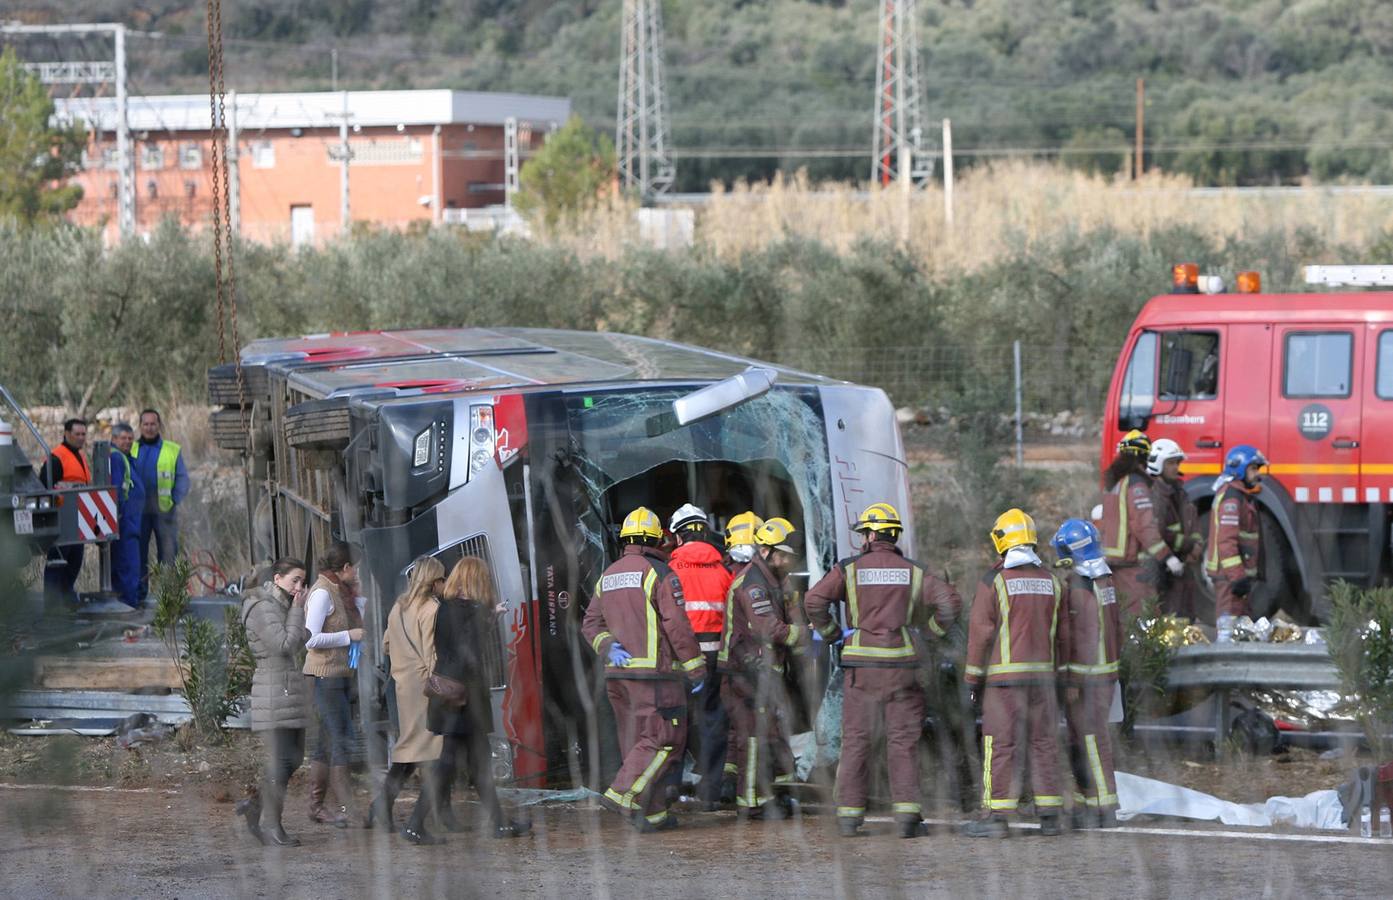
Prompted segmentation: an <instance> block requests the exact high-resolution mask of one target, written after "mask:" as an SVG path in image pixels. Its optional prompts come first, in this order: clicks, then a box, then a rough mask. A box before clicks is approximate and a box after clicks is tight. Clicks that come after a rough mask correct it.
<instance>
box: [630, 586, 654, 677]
mask: <svg viewBox="0 0 1393 900" xmlns="http://www.w3.org/2000/svg"><path fill="white" fill-rule="evenodd" d="M657 583H658V570H657V569H654V568H649V570H648V574H647V575H645V576H643V612H644V624H645V626H646V628H647V631H648V646H647V647H646V648H645V653H644V655H643V656H642V657H639V656H635V657H633V658H632V659H630V660H629V665H628V666H627V667H626V668H650V669H652V668H657V666H658V610H657V609H655V608H654V606H653V587H654V586H655V585H656V584H657Z"/></svg>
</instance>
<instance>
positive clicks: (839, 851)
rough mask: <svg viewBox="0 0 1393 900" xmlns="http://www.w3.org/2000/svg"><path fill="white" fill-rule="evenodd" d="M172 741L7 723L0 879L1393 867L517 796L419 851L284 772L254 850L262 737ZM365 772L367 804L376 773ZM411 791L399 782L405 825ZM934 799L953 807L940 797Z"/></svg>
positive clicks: (977, 876)
mask: <svg viewBox="0 0 1393 900" xmlns="http://www.w3.org/2000/svg"><path fill="white" fill-rule="evenodd" d="M181 743H182V744H185V745H187V744H188V739H187V737H186V736H185V737H183V738H175V739H170V740H167V741H165V742H162V743H160V744H156V745H148V746H145V747H138V748H135V749H133V750H126V749H123V748H121V747H119V746H118V745H117V744H116V743H115V741H113V740H110V739H104V738H82V737H76V736H73V737H49V738H34V737H27V738H22V737H14V736H5V737H4V738H0V847H4V848H5V851H6V852H5V856H6V861H5V865H4V867H3V869H0V894H3V895H4V896H8V897H67V896H71V897H79V896H81V897H89V896H130V897H222V896H289V897H298V896H307V897H308V896H313V897H320V898H322V897H356V896H389V895H391V896H423V897H435V896H440V897H483V896H497V895H504V896H509V897H513V896H521V897H568V898H569V897H616V898H621V897H633V896H641V897H644V898H650V897H651V898H659V897H712V896H722V895H738V896H755V897H785V896H787V897H793V896H800V897H801V896H838V897H880V896H891V897H923V896H940V895H943V896H948V895H955V896H956V895H964V894H965V895H969V896H996V895H1004V894H1008V893H1009V894H1030V895H1035V896H1041V897H1065V896H1069V897H1078V896H1081V895H1088V894H1099V893H1103V892H1107V893H1111V894H1117V893H1129V894H1133V895H1140V896H1205V897H1253V896H1269V897H1306V896H1350V895H1352V894H1355V893H1361V894H1370V893H1372V894H1374V895H1382V894H1383V893H1384V892H1383V891H1381V890H1379V888H1378V885H1380V884H1385V885H1386V884H1387V883H1389V880H1390V879H1393V853H1390V852H1389V851H1390V850H1393V839H1390V840H1386V841H1383V842H1382V845H1381V846H1380V845H1379V843H1380V842H1378V841H1368V840H1357V839H1350V838H1347V837H1345V836H1343V835H1340V834H1334V835H1332V834H1330V833H1326V832H1321V833H1304V832H1303V833H1294V832H1287V833H1282V832H1281V830H1277V831H1269V830H1266V829H1238V828H1224V827H1222V826H1217V825H1208V824H1195V823H1186V822H1179V821H1175V820H1167V821H1161V820H1153V821H1147V822H1134V823H1130V825H1129V826H1128V827H1126V828H1123V829H1120V830H1119V831H1117V832H1107V833H1101V834H1099V833H1082V834H1068V833H1066V834H1065V835H1064V836H1063V837H1060V838H1044V837H1040V836H1038V835H1037V834H1034V833H1033V831H1032V830H1030V829H1028V828H1023V829H1021V830H1018V831H1017V832H1016V833H1015V835H1014V836H1013V839H1012V840H1010V841H1008V842H1006V843H997V842H983V841H974V840H970V839H967V838H964V837H960V836H958V835H956V834H954V833H953V832H952V830H951V829H950V828H949V827H947V826H939V827H937V828H936V829H935V832H934V833H933V834H931V835H929V836H928V837H925V838H922V839H919V840H917V841H912V842H911V841H901V840H899V839H897V838H896V837H894V836H893V835H892V834H891V833H890V829H891V826H890V824H889V822H888V820H886V819H884V818H883V817H877V816H874V814H873V819H879V821H874V820H873V821H872V822H871V823H870V824H869V825H868V827H867V831H868V832H869V835H868V836H867V837H864V838H860V839H857V840H854V841H847V840H843V839H840V838H837V837H835V836H834V835H832V834H830V833H829V829H830V828H831V819H830V817H828V816H826V815H817V814H811V813H810V814H808V815H805V816H804V817H803V818H802V819H801V820H795V821H791V822H778V823H776V822H770V823H758V822H756V823H742V822H739V821H737V820H736V818H735V816H734V814H733V813H730V812H720V813H694V812H686V811H684V812H683V813H682V814H681V819H682V822H683V826H682V828H680V829H679V830H678V831H676V832H674V833H670V834H662V835H638V834H635V833H634V832H633V831H632V830H630V829H629V828H628V827H627V826H626V825H623V824H622V823H619V822H618V821H617V820H615V819H614V818H613V817H612V816H610V815H609V814H608V813H603V812H601V811H599V810H597V809H593V808H590V804H589V802H583V803H578V804H566V805H553V806H546V807H532V808H530V809H527V810H522V811H520V815H521V816H524V817H530V818H532V819H533V821H534V825H535V834H534V835H533V836H530V837H526V838H521V839H517V840H511V841H494V840H491V839H486V838H484V837H482V836H480V835H478V834H477V833H466V834H461V835H451V836H449V838H450V839H449V842H448V843H447V845H446V846H443V847H434V848H422V847H413V846H410V845H407V844H405V843H404V842H403V841H402V840H401V839H400V838H398V837H395V836H391V835H386V834H382V833H369V832H365V831H363V830H362V829H360V828H352V829H349V830H347V831H339V830H336V829H333V828H330V827H327V826H319V825H312V824H310V823H309V822H308V821H307V820H306V819H305V815H304V811H305V808H306V800H305V784H304V776H303V774H300V775H297V776H296V778H295V780H294V781H293V782H292V785H291V798H290V801H289V803H288V805H287V816H286V824H287V826H288V827H289V829H290V830H291V831H292V833H295V834H297V835H298V836H299V837H301V838H302V839H303V840H304V842H305V845H304V846H303V847H301V848H296V849H285V850H281V849H277V848H262V847H260V846H258V845H256V844H255V843H253V841H252V840H251V838H250V837H249V836H248V835H247V834H246V833H245V832H244V831H243V830H242V829H241V823H240V821H239V820H237V819H236V818H235V816H234V815H233V812H232V804H233V801H234V800H235V799H236V797H238V796H240V795H241V792H242V786H243V785H244V784H246V783H248V782H250V781H251V780H252V779H253V778H254V774H255V767H256V757H257V742H256V740H255V738H253V737H252V736H251V735H249V734H246V733H235V732H234V733H232V734H231V735H230V736H229V739H228V742H227V743H226V744H225V745H222V746H215V747H202V746H195V747H191V748H190V749H189V750H188V751H186V750H185V749H184V747H183V746H181ZM1354 764H1355V761H1353V760H1350V759H1339V760H1323V759H1320V758H1319V756H1317V755H1316V754H1314V753H1311V752H1309V751H1304V750H1292V751H1290V752H1289V753H1286V754H1282V755H1279V756H1273V757H1269V758H1265V759H1260V760H1251V759H1238V760H1229V761H1226V762H1224V763H1222V764H1221V763H1217V762H1213V761H1207V760H1203V759H1200V758H1189V757H1186V756H1184V755H1179V754H1174V753H1169V752H1156V751H1151V752H1142V751H1140V750H1133V751H1132V752H1130V753H1127V754H1125V756H1124V759H1123V761H1122V764H1121V765H1120V766H1119V768H1123V769H1126V770H1127V771H1132V772H1135V773H1136V774H1143V775H1148V776H1150V777H1154V778H1160V779H1162V780H1166V781H1170V782H1172V783H1179V784H1184V785H1185V786H1188V787H1192V788H1195V789H1198V790H1202V791H1206V792H1210V793H1215V794H1217V795H1219V796H1221V797H1223V798H1224V799H1229V800H1235V801H1240V802H1258V801H1262V800H1265V799H1266V798H1267V797H1269V796H1273V795H1279V794H1285V795H1289V796H1300V795H1302V794H1305V793H1307V792H1309V791H1312V790H1318V789H1321V788H1329V787H1333V786H1335V785H1336V784H1338V783H1339V782H1340V781H1341V780H1343V779H1344V778H1345V777H1346V775H1347V773H1348V771H1349V770H1350V768H1351V767H1352V766H1353V765H1354ZM55 782H56V783H57V784H56V785H55V784H54V783H55ZM357 782H358V794H357V796H356V797H355V803H356V807H357V810H358V811H359V812H361V811H363V810H365V809H366V806H367V803H368V799H369V795H368V785H369V782H368V779H367V778H366V777H362V776H360V777H359V778H358V779H357ZM412 802H413V800H412V798H411V791H410V790H409V789H408V791H407V793H406V794H404V795H403V798H402V800H400V801H399V803H398V810H397V813H398V820H399V821H402V820H404V818H405V816H406V815H407V814H409V809H410V806H411V803H412ZM813 809H815V807H814V808H813ZM466 810H467V811H477V810H478V807H477V806H475V805H473V804H470V805H469V806H468V807H466ZM927 815H929V816H930V817H931V818H934V819H936V820H940V821H947V820H957V819H958V818H959V817H960V816H959V814H957V813H956V812H954V811H952V810H950V809H948V808H947V807H945V806H941V805H940V806H938V807H936V808H935V809H934V810H931V811H930V812H928V813H927ZM1027 821H1028V820H1027ZM713 861H714V862H713Z"/></svg>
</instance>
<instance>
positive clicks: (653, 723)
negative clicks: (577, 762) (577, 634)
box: [581, 506, 706, 831]
mask: <svg viewBox="0 0 1393 900" xmlns="http://www.w3.org/2000/svg"><path fill="white" fill-rule="evenodd" d="M619 536H620V538H621V539H622V540H623V541H624V542H625V543H626V545H627V546H625V547H624V554H623V555H622V556H621V557H620V558H619V559H617V560H616V561H615V562H614V563H613V564H612V565H610V567H609V568H607V569H605V571H604V573H603V574H601V576H600V579H599V580H598V581H597V582H595V593H594V595H593V596H592V597H591V600H590V606H589V607H588V608H587V609H586V610H585V620H584V622H582V624H581V633H582V634H584V635H585V639H586V640H587V641H589V642H590V646H591V648H592V649H594V651H595V653H596V655H598V656H599V657H600V658H601V659H603V660H605V661H606V662H605V679H606V681H605V691H606V693H607V694H608V695H609V702H610V704H611V705H612V706H613V707H614V717H615V721H616V723H617V726H618V729H619V746H620V749H621V751H622V752H623V754H624V762H623V764H622V765H621V766H620V767H619V772H618V774H616V775H615V776H614V782H613V783H612V784H611V785H610V786H609V788H608V789H607V790H606V791H605V792H604V795H603V796H602V797H601V798H600V803H601V804H602V805H603V806H605V807H606V808H607V809H610V810H613V811H614V812H616V813H618V814H619V815H621V816H623V817H624V818H625V819H627V820H628V821H630V822H631V823H632V824H633V825H634V827H636V828H638V829H639V830H640V831H655V830H664V829H667V828H673V827H676V825H677V819H676V818H675V817H673V816H672V815H671V814H670V813H668V811H667V808H666V804H665V802H664V791H663V789H662V785H663V784H664V783H665V781H666V776H667V771H668V769H669V768H670V767H672V766H675V765H680V763H681V760H682V755H683V753H685V752H686V741H687V698H686V693H685V691H684V688H683V684H682V682H683V678H684V677H685V678H686V680H687V682H688V683H690V684H691V685H692V693H700V691H701V689H702V686H703V682H704V681H705V679H706V660H705V659H703V658H702V655H701V649H700V647H698V646H697V640H696V636H695V635H693V634H692V626H691V623H690V622H689V621H688V620H687V613H686V611H685V610H684V609H683V598H682V584H681V582H679V581H678V578H677V576H676V575H674V574H672V570H671V569H669V568H668V566H667V563H666V562H665V561H664V560H663V558H662V555H661V554H660V553H659V552H658V551H657V549H656V548H657V545H658V542H659V541H660V540H661V539H662V537H663V526H662V523H661V522H660V521H659V520H658V517H657V515H655V514H654V513H653V512H652V511H651V510H649V509H646V508H644V507H642V506H640V507H639V508H638V509H636V510H634V511H633V512H631V513H629V515H628V516H627V517H626V518H625V519H624V524H623V526H622V527H621V529H620V531H619Z"/></svg>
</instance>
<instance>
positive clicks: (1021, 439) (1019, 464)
mask: <svg viewBox="0 0 1393 900" xmlns="http://www.w3.org/2000/svg"><path fill="white" fill-rule="evenodd" d="M1011 352H1012V355H1013V356H1014V357H1015V370H1016V468H1018V469H1021V468H1024V467H1025V429H1024V427H1023V423H1022V421H1021V418H1022V415H1021V342H1020V341H1019V340H1017V341H1015V342H1013V343H1012V344H1011Z"/></svg>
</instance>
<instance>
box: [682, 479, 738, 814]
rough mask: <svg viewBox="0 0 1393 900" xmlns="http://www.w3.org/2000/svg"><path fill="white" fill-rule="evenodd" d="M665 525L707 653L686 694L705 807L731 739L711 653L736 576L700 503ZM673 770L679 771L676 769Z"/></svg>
mask: <svg viewBox="0 0 1393 900" xmlns="http://www.w3.org/2000/svg"><path fill="white" fill-rule="evenodd" d="M670 530H671V531H672V533H673V535H674V536H675V537H676V538H677V549H675V550H673V551H672V553H671V555H669V557H668V565H670V566H671V567H672V571H673V574H675V575H676V576H677V579H678V580H679V581H680V582H682V596H683V599H684V605H685V607H686V610H687V620H688V621H689V622H690V623H691V625H692V632H693V633H694V634H695V635H696V639H697V644H698V646H700V648H701V653H702V655H703V656H705V657H706V670H707V677H706V687H705V688H703V689H702V691H701V693H699V694H696V695H695V696H693V697H690V698H688V704H687V710H688V713H689V716H688V719H687V721H688V723H689V724H688V735H687V737H688V743H689V746H691V749H692V761H693V762H694V763H695V765H696V772H697V775H698V776H699V778H700V781H699V782H698V783H697V800H698V801H700V802H701V804H702V805H703V807H704V808H705V809H707V810H708V811H709V810H714V809H715V808H717V807H718V806H719V805H720V802H721V778H722V775H723V770H724V767H725V763H726V748H727V745H728V743H729V740H730V720H729V718H728V717H727V716H726V711H725V707H724V706H723V705H722V703H721V676H720V672H719V670H718V669H717V667H716V657H717V656H718V655H719V654H720V651H721V632H722V631H724V630H725V611H726V593H727V592H728V591H729V590H730V583H731V582H732V581H734V580H735V576H733V575H731V574H730V572H729V571H727V570H726V567H725V566H724V565H723V564H722V560H721V551H720V550H717V549H716V547H715V545H714V544H712V543H711V532H710V530H709V528H708V526H707V521H706V513H705V512H703V511H702V510H701V509H700V508H699V507H697V506H694V505H692V504H690V503H687V504H683V506H682V507H681V508H680V509H678V510H677V512H675V513H673V514H672V519H671V520H670ZM693 739H694V740H693ZM677 775H678V777H679V778H680V777H681V772H680V770H678V771H677Z"/></svg>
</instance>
